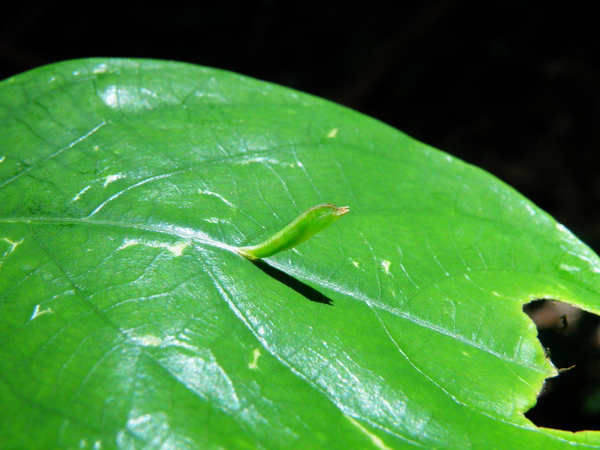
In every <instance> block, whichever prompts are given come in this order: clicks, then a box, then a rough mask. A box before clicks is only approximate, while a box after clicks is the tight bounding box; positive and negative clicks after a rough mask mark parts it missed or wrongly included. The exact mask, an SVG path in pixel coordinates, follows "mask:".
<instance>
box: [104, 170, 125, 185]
mask: <svg viewBox="0 0 600 450" xmlns="http://www.w3.org/2000/svg"><path fill="white" fill-rule="evenodd" d="M121 178H125V175H123V174H122V173H117V174H115V175H108V176H106V177H104V187H106V186H108V185H109V184H110V183H113V182H115V181H117V180H120V179H121Z"/></svg>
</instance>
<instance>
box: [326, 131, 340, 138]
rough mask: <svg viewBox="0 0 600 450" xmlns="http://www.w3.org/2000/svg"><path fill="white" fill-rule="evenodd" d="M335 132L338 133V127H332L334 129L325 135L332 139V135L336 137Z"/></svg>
mask: <svg viewBox="0 0 600 450" xmlns="http://www.w3.org/2000/svg"><path fill="white" fill-rule="evenodd" d="M337 134H338V129H337V128H334V129H332V130H331V131H330V132H329V134H328V135H327V137H328V138H329V139H333V138H334V137H336V136H337Z"/></svg>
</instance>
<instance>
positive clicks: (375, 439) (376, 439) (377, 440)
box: [345, 416, 392, 450]
mask: <svg viewBox="0 0 600 450" xmlns="http://www.w3.org/2000/svg"><path fill="white" fill-rule="evenodd" d="M345 417H346V419H348V420H349V421H350V423H351V424H352V425H354V426H355V427H356V428H358V429H359V430H360V431H361V432H363V433H364V434H366V435H367V436H368V437H369V439H371V442H372V443H373V445H375V447H377V448H380V449H381V450H392V449H391V448H390V447H388V446H387V445H385V444H384V443H383V440H382V439H381V438H380V437H379V436H377V435H375V434H373V433H371V432H370V431H369V430H367V429H366V428H365V427H363V426H362V425H361V424H360V423H358V421H356V420H355V419H354V418H352V417H350V416H345Z"/></svg>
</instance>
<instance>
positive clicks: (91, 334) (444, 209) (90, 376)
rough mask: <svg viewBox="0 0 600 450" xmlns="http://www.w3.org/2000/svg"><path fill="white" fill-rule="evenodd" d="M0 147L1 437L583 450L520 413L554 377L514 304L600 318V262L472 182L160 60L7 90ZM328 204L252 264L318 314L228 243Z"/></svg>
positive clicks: (350, 124) (77, 71)
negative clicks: (329, 209)
mask: <svg viewBox="0 0 600 450" xmlns="http://www.w3.org/2000/svg"><path fill="white" fill-rule="evenodd" d="M0 142H2V146H1V148H0V205H2V206H1V208H0V404H1V405H2V420H0V437H1V441H2V445H4V446H6V447H9V448H14V447H27V448H56V447H69V448H72V447H80V448H92V447H94V448H102V447H109V448H112V447H126V448H137V447H148V448H155V447H177V448H179V447H181V448H186V447H191V448H212V447H226V448H256V447H266V448H280V447H283V446H287V447H295V448H328V447H331V448H402V447H408V446H415V447H429V448H431V447H434V448H483V447H488V448H489V447H504V448H507V447H509V448H561V447H566V446H569V447H571V448H573V447H578V446H581V447H586V448H600V434H599V433H598V432H580V433H570V432H565V431H559V430H552V429H546V428H538V427H536V426H535V425H533V424H532V423H531V422H530V421H529V420H528V419H526V418H525V416H524V413H525V412H526V411H527V410H528V409H529V408H531V407H532V406H533V405H534V404H535V402H536V397H537V394H538V393H539V391H540V390H541V388H542V385H543V383H544V380H545V379H546V378H547V377H552V376H555V375H556V374H557V371H556V369H555V368H554V367H553V366H552V364H551V363H550V362H549V361H548V359H547V358H546V355H545V351H544V349H543V348H542V346H541V345H540V343H539V341H538V340H537V338H536V329H535V326H534V325H533V323H532V322H531V320H529V319H528V317H527V316H526V315H525V314H524V313H523V312H522V305H523V304H524V303H527V302H529V301H531V300H534V299H539V298H551V299H556V300H561V301H565V302H568V303H571V304H573V305H578V306H579V307H581V308H583V309H585V310H588V311H590V312H594V313H596V314H597V313H599V312H600V295H599V292H600V260H599V259H598V257H597V256H596V255H595V254H594V253H593V252H592V251H591V250H590V249H589V248H588V247H586V246H585V245H584V244H582V243H581V242H580V241H579V240H577V239H576V238H575V237H574V236H573V235H572V234H571V233H570V232H569V231H568V230H566V229H565V228H564V227H562V226H561V225H559V224H557V223H556V222H555V221H554V220H553V219H552V218H551V217H550V216H548V215H547V214H546V213H545V212H543V211H541V210H540V209H539V208H537V207H536V206H535V205H533V204H532V203H531V202H529V201H528V200H526V199H525V198H523V197H522V196H521V195H519V194H518V193H516V192H515V191H514V190H512V189H511V188H509V187H508V186H506V185H504V184H503V183H502V182H500V181H499V180H497V179H495V178H494V177H492V176H491V175H489V174H487V173H485V172H483V171H481V170H479V169H477V168H475V167H472V166H470V165H468V164H465V163H464V162H462V161H460V160H457V159H455V158H453V157H451V156H449V155H447V154H445V153H443V152H440V151H438V150H436V149H433V148H431V147H428V146H426V145H424V144H422V143H420V142H418V141H415V140H413V139H411V138H409V137H407V136H406V135H404V134H402V133H401V132H399V131H397V130H395V129H392V128H390V127H388V126H386V125H384V124H382V123H380V122H377V121H375V120H373V119H370V118H368V117H365V116H363V115H360V114H358V113H356V112H353V111H350V110H348V109H345V108H342V107H340V106H338V105H335V104H332V103H329V102H327V101H324V100H321V99H318V98H315V97H311V96H309V95H305V94H301V93H298V92H295V91H292V90H290V89H285V88H282V87H279V86H275V85H272V84H268V83H264V82H260V81H256V80H253V79H249V78H246V77H242V76H239V75H236V74H232V73H228V72H223V71H219V70H214V69H208V68H203V67H198V66H193V65H187V64H180V63H174V62H163V61H145V60H137V61H134V60H103V59H91V60H80V61H70V62H65V63H60V64H56V65H51V66H47V67H43V68H40V69H37V70H34V71H32V72H28V73H25V74H22V75H19V76H17V77H14V78H11V79H8V80H5V81H3V82H2V83H0ZM324 202H332V203H334V204H342V205H346V204H347V205H350V206H351V209H352V213H351V214H348V215H347V216H346V217H345V218H344V220H342V221H339V222H337V223H336V225H335V226H333V227H330V228H329V229H328V230H327V231H326V232H323V233H319V234H316V235H314V236H313V237H312V238H311V239H310V240H307V241H306V242H304V243H303V244H302V245H300V246H299V247H296V248H294V249H291V250H288V251H286V252H282V253H277V254H273V255H272V256H270V257H267V258H266V259H265V260H262V261H263V262H264V263H265V265H268V267H269V268H271V269H276V270H277V271H278V272H277V273H284V274H287V276H289V277H293V279H295V280H297V281H298V282H300V283H302V284H303V285H304V286H306V287H308V288H310V289H312V290H313V291H314V292H318V293H320V294H322V295H323V297H324V298H327V300H328V301H327V302H320V301H309V300H310V299H307V296H306V295H304V294H303V292H306V289H304V290H303V289H299V288H296V289H293V288H292V287H290V285H289V284H290V283H285V282H282V281H281V279H282V278H281V277H280V276H271V275H269V272H268V271H267V270H266V269H265V268H264V267H263V268H261V267H259V265H257V264H253V263H252V262H251V261H249V260H248V259H246V258H244V257H242V256H240V255H239V254H238V253H237V251H236V249H237V248H238V247H239V246H244V245H247V243H250V242H263V241H265V240H266V239H267V238H269V237H270V236H273V235H274V234H275V233H276V232H277V231H278V230H281V228H282V226H284V225H285V224H286V223H288V221H289V220H290V218H293V217H297V216H298V215H299V214H301V213H302V211H304V210H305V209H306V208H307V207H309V206H311V205H316V204H322V203H324ZM271 269H269V270H271ZM271 273H272V272H271ZM311 295H312V294H311Z"/></svg>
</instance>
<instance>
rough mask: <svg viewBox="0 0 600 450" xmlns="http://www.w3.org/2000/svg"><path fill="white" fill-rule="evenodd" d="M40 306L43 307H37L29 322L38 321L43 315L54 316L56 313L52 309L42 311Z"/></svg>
mask: <svg viewBox="0 0 600 450" xmlns="http://www.w3.org/2000/svg"><path fill="white" fill-rule="evenodd" d="M40 306H41V305H35V308H34V310H33V314H31V317H30V318H29V321H32V320H33V319H37V318H38V317H40V316H41V315H43V314H54V311H52V309H51V308H48V309H44V310H41V309H40Z"/></svg>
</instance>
